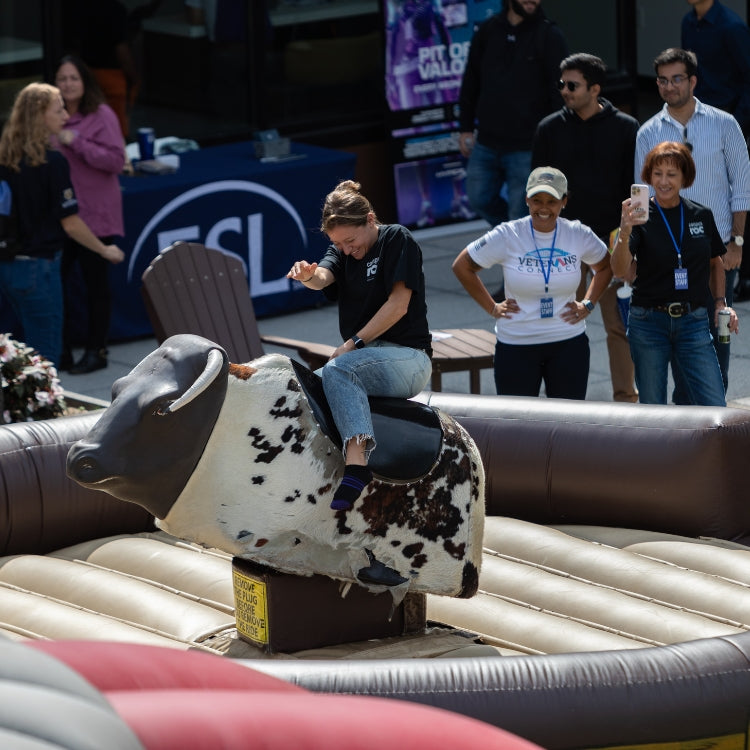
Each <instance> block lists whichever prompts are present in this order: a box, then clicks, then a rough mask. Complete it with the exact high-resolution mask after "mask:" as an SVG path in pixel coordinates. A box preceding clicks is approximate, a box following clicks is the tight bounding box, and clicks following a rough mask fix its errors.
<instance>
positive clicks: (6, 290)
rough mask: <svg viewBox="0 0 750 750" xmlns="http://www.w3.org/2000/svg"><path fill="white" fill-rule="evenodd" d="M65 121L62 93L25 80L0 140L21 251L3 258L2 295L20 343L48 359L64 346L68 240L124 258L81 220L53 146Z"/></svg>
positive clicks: (0, 166) (1, 169) (1, 172)
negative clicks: (63, 276) (63, 275)
mask: <svg viewBox="0 0 750 750" xmlns="http://www.w3.org/2000/svg"><path fill="white" fill-rule="evenodd" d="M67 121H68V113H67V112H66V111H65V107H64V104H63V98H62V96H61V95H60V90H59V89H57V88H56V87H54V86H50V85H48V84H45V83H30V84H29V85H28V86H26V87H25V88H23V89H22V90H21V91H20V92H19V94H18V96H17V97H16V99H15V102H14V104H13V109H12V111H11V113H10V117H9V118H8V121H7V123H6V125H5V128H4V129H3V133H2V137H0V179H4V180H7V181H8V183H9V184H10V188H11V191H12V194H13V200H14V201H15V203H16V205H17V208H18V224H19V227H18V228H19V235H20V242H21V249H20V252H19V253H18V254H15V255H13V256H11V257H0V292H1V293H2V294H3V296H4V297H5V298H6V299H7V300H8V301H9V302H10V304H11V306H12V307H13V310H14V312H15V313H16V315H17V317H18V318H19V320H20V323H21V325H22V326H23V337H24V341H25V343H26V344H28V345H29V346H32V347H34V348H35V349H37V351H39V352H40V353H41V354H42V355H44V356H45V357H47V358H48V359H50V360H52V361H53V362H58V361H59V357H60V352H61V349H62V321H63V301H62V283H61V280H60V257H61V255H62V249H63V243H64V240H65V237H66V236H68V237H72V238H73V239H74V240H75V241H76V242H79V243H80V244H81V245H83V246H84V247H86V248H88V249H89V250H91V251H93V252H94V253H97V254H99V255H101V256H102V257H103V258H105V259H106V260H108V261H110V262H111V263H119V262H120V261H122V260H123V259H124V258H125V255H124V253H123V252H122V250H120V248H119V247H117V246H116V245H112V244H105V243H104V242H102V241H101V240H100V239H98V238H97V237H96V236H95V235H94V233H93V232H92V231H91V229H90V228H89V227H88V226H87V225H86V224H85V223H84V221H83V220H82V219H81V217H80V216H79V215H78V202H77V200H76V195H75V191H74V190H73V186H72V184H71V181H70V170H69V168H68V162H67V161H66V160H65V157H64V156H63V155H62V154H61V153H60V152H59V151H55V150H54V149H53V148H52V147H51V142H50V141H51V139H52V137H53V136H56V135H59V133H60V132H61V131H62V130H63V128H64V127H65V124H66V122H67Z"/></svg>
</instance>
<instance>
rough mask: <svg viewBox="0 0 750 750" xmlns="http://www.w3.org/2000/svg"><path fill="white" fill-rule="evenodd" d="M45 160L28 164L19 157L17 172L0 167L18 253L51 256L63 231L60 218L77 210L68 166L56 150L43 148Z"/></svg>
mask: <svg viewBox="0 0 750 750" xmlns="http://www.w3.org/2000/svg"><path fill="white" fill-rule="evenodd" d="M46 158H47V161H46V162H45V163H44V164H40V165H39V166H38V167H30V166H28V164H26V160H25V159H22V160H21V164H20V168H21V171H20V172H14V171H13V170H12V169H9V168H8V167H3V166H0V179H4V180H7V181H8V184H9V185H10V188H11V191H12V193H13V200H14V201H15V202H16V206H17V208H18V225H19V232H20V235H21V242H22V245H23V249H22V250H21V253H20V254H21V255H30V256H32V257H34V258H51V257H52V256H53V255H54V254H55V253H56V252H59V251H60V250H62V246H63V241H64V240H65V236H66V235H65V232H64V231H63V228H62V225H61V224H60V220H61V219H63V218H65V217H66V216H71V215H72V214H77V213H78V201H77V200H76V195H75V192H74V191H73V184H72V183H71V181H70V168H69V167H68V162H67V160H66V158H65V157H64V156H63V155H62V154H61V153H60V152H59V151H52V150H49V149H48V150H47V157H46Z"/></svg>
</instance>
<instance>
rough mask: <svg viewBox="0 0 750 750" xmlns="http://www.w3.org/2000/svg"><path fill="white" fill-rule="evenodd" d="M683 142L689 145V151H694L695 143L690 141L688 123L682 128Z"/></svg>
mask: <svg viewBox="0 0 750 750" xmlns="http://www.w3.org/2000/svg"><path fill="white" fill-rule="evenodd" d="M682 142H683V143H684V144H685V145H686V146H687V149H688V151H690V153H691V154H692V153H693V144H692V143H690V141H689V140H688V136H687V125H686V126H685V127H684V128H683V129H682Z"/></svg>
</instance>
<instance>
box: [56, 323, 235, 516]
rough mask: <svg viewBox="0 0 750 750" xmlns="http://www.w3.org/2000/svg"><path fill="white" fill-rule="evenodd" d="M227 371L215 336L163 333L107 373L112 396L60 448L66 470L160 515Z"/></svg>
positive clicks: (195, 453) (209, 424) (209, 426)
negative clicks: (118, 372)
mask: <svg viewBox="0 0 750 750" xmlns="http://www.w3.org/2000/svg"><path fill="white" fill-rule="evenodd" d="M228 372H229V362H228V358H227V354H226V352H225V351H224V350H223V349H222V348H221V347H220V346H218V345H217V344H215V343H213V342H211V341H208V340H207V339H204V338H201V337H200V336H193V335H189V334H181V335H178V336H172V337H170V338H168V339H167V340H166V341H165V342H164V343H163V344H162V345H161V346H160V347H159V348H158V349H157V350H156V351H154V352H152V353H151V354H149V355H148V356H147V357H146V358H145V359H143V360H142V361H141V362H140V363H139V364H138V365H136V367H134V368H133V370H131V372H130V373H128V374H127V375H125V376H124V377H122V378H120V379H119V380H117V381H115V383H114V385H113V386H112V403H111V404H110V406H109V407H107V409H106V410H105V411H104V414H103V415H102V417H101V419H99V421H98V422H97V423H96V425H95V426H94V427H93V429H92V430H91V431H90V432H89V434H88V435H87V436H86V437H85V438H83V439H82V440H80V441H78V442H77V443H75V444H74V445H73V446H72V447H71V449H70V451H69V453H68V460H67V472H68V476H69V477H70V478H71V479H73V480H75V481H76V482H78V483H79V484H81V485H83V486H85V487H90V488H93V489H100V490H104V491H105V492H108V493H109V494H111V495H113V496H114V497H117V498H120V499H122V500H129V501H132V502H135V503H138V504H139V505H141V506H143V507H144V508H145V509H146V510H148V511H149V512H150V513H152V514H153V515H154V516H156V517H157V518H164V516H165V515H166V514H167V513H168V512H169V509H170V508H171V507H172V504H173V503H174V501H175V500H176V499H177V497H178V496H179V494H180V492H181V491H182V489H183V488H184V486H185V483H186V482H187V480H188V479H189V478H190V475H191V474H192V473H193V470H194V469H195V466H196V464H197V463H198V460H199V459H200V457H201V454H202V452H203V449H204V448H205V445H206V442H207V441H208V438H209V436H210V434H211V431H212V430H213V427H214V424H215V422H216V418H217V416H218V414H219V411H220V409H221V406H222V404H223V402H224V397H225V395H226V389H227V374H228Z"/></svg>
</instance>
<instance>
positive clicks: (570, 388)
mask: <svg viewBox="0 0 750 750" xmlns="http://www.w3.org/2000/svg"><path fill="white" fill-rule="evenodd" d="M590 359H591V351H590V348H589V338H588V336H587V335H586V334H585V333H581V334H580V335H578V336H574V337H573V338H571V339H565V340H564V341H552V342H550V343H548V344H503V343H501V342H500V341H498V342H497V344H496V345H495V388H496V389H497V393H498V395H499V396H538V395H539V391H540V389H541V387H542V382H544V392H545V394H546V395H547V397H548V398H572V399H578V400H580V401H583V400H584V399H585V398H586V388H587V386H588V379H589V363H590Z"/></svg>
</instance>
